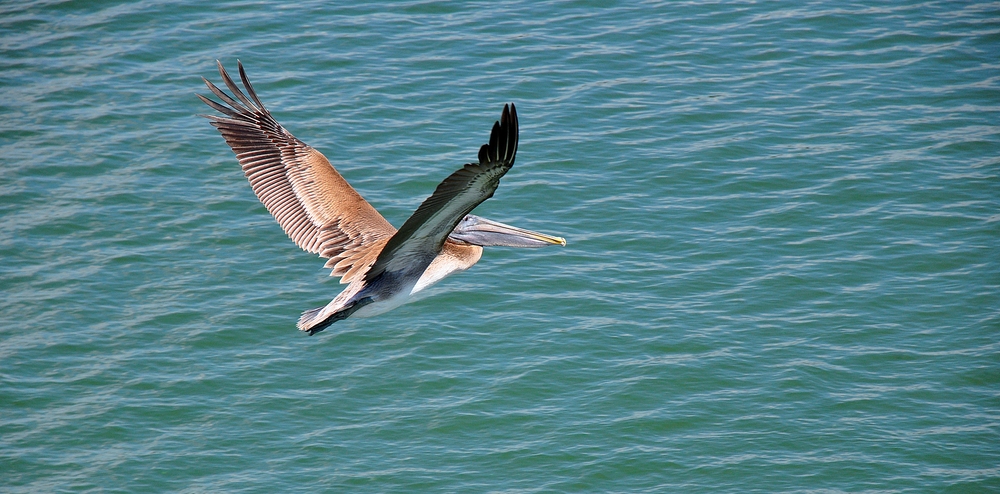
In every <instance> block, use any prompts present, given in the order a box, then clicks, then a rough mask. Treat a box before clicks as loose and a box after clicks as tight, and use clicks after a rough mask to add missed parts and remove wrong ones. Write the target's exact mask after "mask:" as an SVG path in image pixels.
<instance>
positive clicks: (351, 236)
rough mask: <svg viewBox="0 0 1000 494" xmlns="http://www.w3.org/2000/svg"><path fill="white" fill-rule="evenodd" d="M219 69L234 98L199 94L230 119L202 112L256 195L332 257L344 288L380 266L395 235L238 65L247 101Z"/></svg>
mask: <svg viewBox="0 0 1000 494" xmlns="http://www.w3.org/2000/svg"><path fill="white" fill-rule="evenodd" d="M216 63H217V64H218V66H219V74H220V75H221V76H222V79H223V81H225V83H226V86H227V87H228V88H229V89H230V90H231V91H232V92H233V94H234V95H235V96H236V97H237V98H239V101H237V100H235V99H233V98H232V97H230V96H229V95H228V94H226V93H225V92H224V91H222V90H221V89H219V88H218V87H217V86H215V85H214V84H212V83H211V82H209V81H208V80H205V84H206V85H207V86H208V89H209V90H211V91H212V93H213V94H215V95H216V96H217V97H219V99H221V100H222V102H223V103H219V102H216V101H213V100H211V99H209V98H206V97H205V96H202V95H198V97H199V98H201V100H202V101H204V102H205V104H207V105H208V106H211V107H212V108H214V109H216V110H218V111H219V112H220V113H222V114H224V115H225V116H216V115H205V117H206V118H208V119H209V120H210V121H211V123H212V125H214V126H215V127H216V128H217V129H219V132H220V133H221V134H222V137H223V138H225V140H226V143H227V144H229V147H231V148H232V149H233V152H235V153H236V158H237V159H238V160H239V162H240V165H241V166H242V168H243V173H244V175H246V177H247V180H249V181H250V186H251V187H252V188H253V191H254V193H255V194H257V198H258V199H260V202H262V203H263V204H264V207H266V208H267V210H268V212H270V213H271V215H273V216H274V218H275V219H276V220H277V221H278V224H279V225H281V228H282V229H283V230H284V231H285V233H287V234H288V236H289V238H291V239H292V240H293V241H294V242H295V244H296V245H298V246H299V247H301V248H302V249H304V250H306V251H308V252H312V253H314V254H319V255H320V256H322V257H325V258H329V261H327V263H326V267H328V268H332V269H333V272H332V273H331V275H333V276H341V277H342V278H341V280H340V281H341V283H350V282H351V281H352V280H353V279H355V278H356V277H358V276H360V275H362V274H364V272H365V271H367V270H368V268H369V267H370V266H371V264H372V263H374V262H375V258H376V257H377V256H378V253H379V251H381V250H382V247H384V246H385V242H386V241H387V240H388V239H389V237H391V236H392V235H393V234H394V233H396V229H395V228H393V227H392V225H390V224H389V222H388V221H386V220H385V218H383V217H382V215H380V214H379V213H378V211H376V210H375V208H373V207H372V206H371V204H368V202H367V201H365V200H364V198H363V197H361V194H358V192H357V191H356V190H354V188H353V187H351V185H350V184H348V183H347V180H344V177H342V176H341V175H340V173H338V172H337V170H336V169H334V168H333V166H332V165H331V164H330V161H329V160H327V159H326V157H325V156H323V154H322V153H320V152H319V151H317V150H315V149H313V148H312V147H310V146H309V145H307V144H306V143H304V142H302V141H300V140H298V139H296V138H295V136H293V135H292V134H291V133H289V132H288V131H287V130H285V129H284V128H283V127H281V125H280V124H278V122H277V121H276V120H274V117H272V116H271V113H270V112H268V111H267V109H265V108H264V105H263V104H262V103H261V102H260V99H258V98H257V94H256V92H255V91H254V90H253V86H251V85H250V81H249V80H248V79H247V76H246V72H245V71H244V70H243V64H242V63H238V62H237V63H238V65H239V71H240V79H241V81H242V82H243V87H244V88H246V91H247V93H249V95H250V98H252V101H251V99H250V98H247V95H246V94H244V93H243V92H242V91H240V89H239V88H238V87H237V86H236V83H235V82H233V80H232V78H230V77H229V74H228V73H227V72H226V69H225V68H223V67H222V63H220V62H216Z"/></svg>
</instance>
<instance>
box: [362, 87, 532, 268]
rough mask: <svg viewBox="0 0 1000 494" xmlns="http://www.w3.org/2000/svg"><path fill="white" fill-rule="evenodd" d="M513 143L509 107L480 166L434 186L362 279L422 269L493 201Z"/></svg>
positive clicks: (470, 166)
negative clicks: (477, 211) (471, 214)
mask: <svg viewBox="0 0 1000 494" xmlns="http://www.w3.org/2000/svg"><path fill="white" fill-rule="evenodd" d="M517 138H518V129H517V110H516V109H515V108H514V104H513V103H511V104H510V105H509V106H508V105H504V107H503V114H502V115H501V116H500V121H499V122H496V123H494V124H493V131H492V132H491V133H490V142H489V144H484V145H483V146H482V147H481V148H479V163H469V164H467V165H465V166H463V167H462V168H461V169H459V170H458V171H456V172H454V173H452V174H451V175H450V176H449V177H448V178H446V179H444V181H443V182H441V184H440V185H438V186H437V189H435V190H434V193H433V194H431V196H430V197H428V198H427V199H426V200H424V202H423V203H422V204H421V205H420V207H418V208H417V210H416V211H415V212H414V213H413V214H412V215H411V216H410V218H409V219H408V220H406V223H403V226H402V227H400V229H399V231H398V232H396V234H395V235H393V236H392V238H390V239H389V242H388V243H387V244H386V246H385V248H383V249H382V252H381V253H379V255H378V258H377V259H376V260H375V264H374V265H372V267H371V269H369V270H368V273H367V274H366V275H365V279H366V280H368V281H371V280H374V279H375V277H377V276H379V275H380V274H382V273H383V272H385V271H390V272H391V271H404V270H411V269H419V270H421V271H422V270H423V269H425V268H426V267H427V265H429V264H430V262H431V261H432V260H433V259H434V258H435V257H436V256H437V255H438V253H440V252H441V247H442V245H444V241H445V239H447V238H448V235H449V234H450V233H451V232H452V230H454V229H455V226H456V225H458V222H459V221H461V220H462V218H464V217H465V215H467V214H469V212H471V211H472V210H473V209H474V208H475V207H476V206H478V205H479V204H480V203H482V202H483V201H485V200H487V199H489V198H490V197H493V193H494V192H495V191H496V190H497V187H498V186H499V185H500V177H502V176H503V175H504V174H505V173H507V170H510V168H511V166H513V165H514V158H515V156H516V155H517Z"/></svg>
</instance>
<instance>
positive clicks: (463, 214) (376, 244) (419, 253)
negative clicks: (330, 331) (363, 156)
mask: <svg viewBox="0 0 1000 494" xmlns="http://www.w3.org/2000/svg"><path fill="white" fill-rule="evenodd" d="M216 64H217V65H218V68H219V75H221V76H222V80H223V82H225V84H226V86H227V87H228V88H229V90H230V91H231V92H232V93H233V96H230V95H228V94H227V93H226V92H225V91H223V90H221V89H219V88H218V87H217V86H216V85H215V84H212V83H211V82H209V81H208V80H207V79H204V78H203V79H202V80H204V81H205V84H206V85H207V86H208V89H209V90H210V91H211V92H212V94H214V95H215V96H216V97H218V98H219V99H220V100H221V102H219V101H215V100H212V99H210V98H208V97H205V96H202V95H198V97H199V98H201V100H202V101H204V102H205V104H207V105H208V106H210V107H212V108H213V109H215V110H216V111H218V112H219V113H221V114H222V115H221V116H219V115H204V116H205V117H206V118H208V119H209V121H210V122H211V124H212V125H213V126H215V127H216V128H217V129H218V130H219V132H220V133H221V134H222V137H223V138H224V139H225V140H226V143H227V144H229V147H231V148H232V150H233V152H235V153H236V157H237V159H238V160H239V162H240V165H241V166H242V168H243V173H244V175H246V178H247V180H249V181H250V186H251V187H252V188H253V191H254V193H255V194H256V195H257V198H258V199H260V201H261V202H262V203H263V204H264V207H266V208H267V210H268V212H270V213H271V215H273V216H274V218H275V219H276V220H277V222H278V224H279V225H281V228H282V229H283V230H284V231H285V233H286V234H288V236H289V237H290V238H291V239H292V241H294V242H295V244H296V245H298V246H299V247H301V248H302V249H303V250H305V251H307V252H311V253H313V254H317V255H319V256H320V257H323V258H326V259H327V261H326V265H325V267H327V268H330V269H331V270H332V271H331V273H330V275H331V276H340V282H341V283H346V284H347V287H346V288H345V289H344V290H343V291H342V292H341V293H340V294H339V295H337V297H335V298H334V299H333V300H332V301H330V303H329V304H327V305H326V306H325V307H318V308H315V309H312V310H308V311H306V312H304V313H303V314H302V317H300V318H299V321H298V328H299V329H300V330H302V331H305V332H307V333H309V334H310V335H313V334H315V333H317V332H320V331H322V330H324V329H326V328H327V327H328V326H330V325H331V324H333V323H334V322H337V321H340V320H342V319H346V318H348V317H351V316H352V315H353V316H356V317H363V316H371V315H375V314H379V313H382V312H385V311H387V310H390V309H393V308H395V307H397V306H399V305H401V304H403V303H405V302H407V301H408V300H410V299H411V296H412V295H414V294H415V293H417V292H420V291H422V290H424V289H426V288H427V287H429V286H431V285H433V284H434V283H436V282H438V281H440V280H442V279H443V278H445V277H446V276H448V275H450V274H452V273H454V272H457V271H463V270H466V269H469V268H470V267H472V266H473V265H474V264H476V263H477V262H478V261H479V259H480V258H481V257H482V255H483V247H489V246H508V247H544V246H546V245H566V240H565V239H563V238H561V237H555V236H551V235H546V234H544V233H538V232H532V231H529V230H523V229H520V228H516V227H512V226H510V225H505V224H503V223H500V222H496V221H491V220H487V219H485V218H481V217H479V216H475V215H472V214H470V212H471V211H472V210H473V209H474V208H475V207H476V206H478V205H479V204H480V203H482V202H483V201H485V200H486V199H489V198H490V197H492V196H493V193H494V192H495V191H496V189H497V187H498V186H499V184H500V178H501V177H502V176H503V175H504V174H506V173H507V171H508V170H510V168H511V167H512V166H513V165H514V158H515V156H516V154H517V141H518V125H517V110H516V109H515V108H514V104H513V103H511V104H510V105H504V108H503V113H502V114H501V116H500V120H499V121H498V122H495V123H494V124H493V130H492V132H491V133H490V140H489V142H488V143H487V144H484V145H483V146H482V147H481V148H480V149H479V160H478V162H474V163H469V164H467V165H465V166H463V167H462V168H460V169H458V170H457V171H455V172H454V173H452V174H451V175H450V176H448V178H446V179H444V181H443V182H441V184H439V185H438V186H437V188H436V189H435V190H434V193H433V194H431V195H430V197H428V198H427V199H426V200H424V202H423V203H422V204H421V205H420V207H418V208H417V210H416V211H415V212H414V213H413V214H412V215H411V216H410V218H409V219H407V220H406V222H405V223H403V226H401V227H400V228H399V230H396V229H395V228H394V227H393V226H392V225H391V224H389V222H388V221H386V220H385V218H383V217H382V215H380V214H379V213H378V211H376V210H375V208H374V207H372V206H371V204H369V203H368V202H367V201H365V200H364V198H362V197H361V195H360V194H358V192H357V191H356V190H354V188H353V187H351V185H350V184H348V183H347V181H346V180H344V178H343V177H342V176H341V175H340V173H338V172H337V170H336V169H334V167H333V165H331V164H330V161H329V160H327V158H326V157H325V156H323V154H322V153H320V152H319V151H317V150H315V149H313V148H312V147H310V146H309V145H308V144H306V143H304V142H302V141H300V140H298V139H297V138H295V136H293V135H292V134H291V133H289V132H288V131H287V130H285V129H284V128H283V127H282V126H281V125H280V124H278V122H277V121H276V120H275V119H274V117H272V116H271V113H270V112H268V111H267V109H266V108H264V105H263V104H262V103H261V102H260V99H259V98H258V97H257V93H256V92H255V91H254V89H253V86H251V85H250V81H249V79H248V78H247V75H246V72H245V71H244V70H243V64H242V63H239V62H237V64H238V66H239V72H240V79H241V81H242V83H243V87H244V88H245V90H246V93H244V92H243V91H241V90H240V89H239V87H238V86H237V85H236V83H235V82H233V79H232V78H231V77H229V74H228V73H227V72H226V70H225V68H223V66H222V63H221V62H218V61H217V62H216Z"/></svg>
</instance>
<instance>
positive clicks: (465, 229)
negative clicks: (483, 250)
mask: <svg viewBox="0 0 1000 494" xmlns="http://www.w3.org/2000/svg"><path fill="white" fill-rule="evenodd" d="M451 237H452V238H453V239H456V240H460V241H462V242H465V243H469V244H473V245H480V246H483V247H491V246H505V247H545V246H546V245H562V246H565V245H566V239H565V238H562V237H556V236H552V235H546V234H544V233H539V232H533V231H531V230H525V229H523V228H517V227H516V226H510V225H505V224H503V223H500V222H499V221H493V220H488V219H486V218H482V217H479V216H473V215H469V216H467V217H466V219H465V220H464V221H463V222H462V223H461V224H459V226H458V227H457V228H455V231H454V232H452V233H451Z"/></svg>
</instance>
